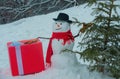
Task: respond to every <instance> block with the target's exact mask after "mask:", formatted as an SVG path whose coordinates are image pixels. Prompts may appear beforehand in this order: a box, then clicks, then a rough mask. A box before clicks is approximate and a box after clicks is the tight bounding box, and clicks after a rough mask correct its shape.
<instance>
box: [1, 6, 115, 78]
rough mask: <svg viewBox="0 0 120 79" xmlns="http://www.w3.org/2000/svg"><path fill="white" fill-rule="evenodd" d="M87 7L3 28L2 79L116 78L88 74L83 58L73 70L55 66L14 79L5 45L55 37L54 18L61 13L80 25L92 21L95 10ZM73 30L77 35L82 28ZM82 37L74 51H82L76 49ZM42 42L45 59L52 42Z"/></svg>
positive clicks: (30, 19) (39, 17)
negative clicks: (53, 30) (37, 38)
mask: <svg viewBox="0 0 120 79" xmlns="http://www.w3.org/2000/svg"><path fill="white" fill-rule="evenodd" d="M84 7H85V5H81V6H77V7H72V8H69V9H66V10H61V11H56V12H53V13H50V14H46V15H40V16H34V17H29V18H24V19H21V20H19V21H16V22H13V23H9V24H5V25H0V37H1V38H0V44H1V45H0V79H113V78H111V77H108V76H106V75H103V74H101V73H98V72H96V71H94V72H89V70H88V69H87V66H88V65H87V64H89V63H85V62H83V61H82V59H81V60H78V61H79V63H77V64H76V65H75V66H74V67H73V66H72V67H71V66H70V67H66V68H57V67H56V68H55V67H54V66H53V67H51V68H48V69H46V70H45V71H43V72H40V73H36V74H30V75H25V76H16V77H13V76H11V72H10V68H9V58H8V51H7V46H6V43H7V42H9V41H19V40H25V39H32V38H36V37H39V36H41V37H50V36H51V34H52V25H53V24H52V23H53V22H54V21H53V18H56V17H57V15H58V14H59V13H60V12H64V13H67V14H68V15H69V16H70V19H71V20H73V18H72V17H76V18H77V19H78V20H79V21H80V22H90V21H92V20H93V16H91V15H90V13H91V12H92V10H91V8H84ZM71 28H72V33H73V35H75V34H77V31H78V28H80V27H77V26H76V25H71ZM83 35H84V34H83ZM83 35H82V36H83ZM82 36H81V37H79V38H76V39H75V41H76V42H75V45H74V49H73V50H79V48H77V46H78V41H80V40H81V38H82ZM41 42H42V44H43V52H44V58H45V57H46V50H47V46H48V42H49V40H45V39H41ZM77 57H78V59H79V55H77ZM57 58H58V57H57ZM59 58H60V57H59ZM61 62H62V61H61ZM62 64H66V63H62Z"/></svg>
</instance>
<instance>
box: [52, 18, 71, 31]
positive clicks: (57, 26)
mask: <svg viewBox="0 0 120 79" xmlns="http://www.w3.org/2000/svg"><path fill="white" fill-rule="evenodd" d="M68 30H70V23H68V22H66V21H60V20H58V21H55V22H54V24H53V32H66V31H68Z"/></svg>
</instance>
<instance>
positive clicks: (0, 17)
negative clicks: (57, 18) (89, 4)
mask: <svg viewBox="0 0 120 79" xmlns="http://www.w3.org/2000/svg"><path fill="white" fill-rule="evenodd" d="M84 2H85V1H84V0H9V1H8V0H0V24H5V23H9V22H13V21H15V20H19V19H21V18H26V17H30V16H34V15H40V14H47V13H50V12H53V11H57V10H63V9H66V8H69V7H72V6H76V5H79V4H81V3H84Z"/></svg>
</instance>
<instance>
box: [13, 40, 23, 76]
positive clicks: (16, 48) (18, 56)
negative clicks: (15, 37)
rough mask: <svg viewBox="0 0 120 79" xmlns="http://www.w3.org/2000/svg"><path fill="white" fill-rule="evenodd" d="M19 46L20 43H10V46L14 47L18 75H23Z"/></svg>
mask: <svg viewBox="0 0 120 79" xmlns="http://www.w3.org/2000/svg"><path fill="white" fill-rule="evenodd" d="M20 45H21V44H20V42H13V43H12V46H15V51H16V58H17V64H18V72H19V75H23V74H24V71H23V64H22V55H21V48H20Z"/></svg>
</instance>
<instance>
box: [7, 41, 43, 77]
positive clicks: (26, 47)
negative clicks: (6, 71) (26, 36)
mask: <svg viewBox="0 0 120 79" xmlns="http://www.w3.org/2000/svg"><path fill="white" fill-rule="evenodd" d="M26 41H29V40H23V41H20V42H19V43H21V44H20V45H18V46H14V45H12V42H8V43H7V47H8V53H9V60H10V67H11V72H12V75H13V76H17V75H26V74H33V73H37V72H41V71H43V70H44V69H45V66H44V57H43V49H42V43H41V41H39V40H38V41H36V42H34V43H31V44H24V43H25V42H26Z"/></svg>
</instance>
